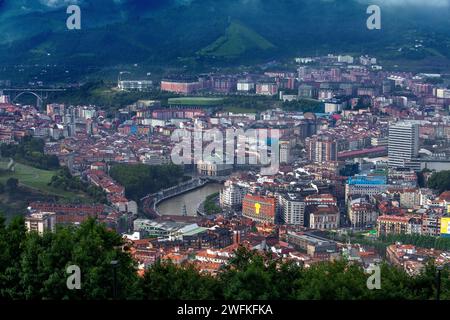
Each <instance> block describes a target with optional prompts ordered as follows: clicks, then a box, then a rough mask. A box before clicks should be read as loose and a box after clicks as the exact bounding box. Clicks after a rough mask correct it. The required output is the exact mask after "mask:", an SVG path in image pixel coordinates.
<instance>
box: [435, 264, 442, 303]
mask: <svg viewBox="0 0 450 320" xmlns="http://www.w3.org/2000/svg"><path fill="white" fill-rule="evenodd" d="M436 270H437V273H436V300H437V301H439V300H440V298H441V271H442V270H444V266H442V265H441V266H437V267H436Z"/></svg>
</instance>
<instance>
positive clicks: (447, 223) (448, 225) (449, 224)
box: [441, 217, 450, 236]
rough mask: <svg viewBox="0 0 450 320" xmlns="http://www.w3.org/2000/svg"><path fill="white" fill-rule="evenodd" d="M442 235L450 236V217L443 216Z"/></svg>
mask: <svg viewBox="0 0 450 320" xmlns="http://www.w3.org/2000/svg"><path fill="white" fill-rule="evenodd" d="M441 235H448V236H450V217H445V218H441Z"/></svg>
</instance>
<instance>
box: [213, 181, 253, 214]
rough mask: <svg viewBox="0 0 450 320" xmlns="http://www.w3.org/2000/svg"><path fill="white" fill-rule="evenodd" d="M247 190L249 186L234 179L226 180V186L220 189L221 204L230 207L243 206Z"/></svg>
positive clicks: (223, 206)
mask: <svg viewBox="0 0 450 320" xmlns="http://www.w3.org/2000/svg"><path fill="white" fill-rule="evenodd" d="M247 190H248V189H247V187H246V186H244V185H240V184H238V183H235V182H233V181H227V182H225V187H224V188H223V189H222V191H220V198H219V199H220V206H221V207H222V208H228V209H231V208H234V207H237V206H241V205H242V200H243V199H244V196H245V195H246V194H247Z"/></svg>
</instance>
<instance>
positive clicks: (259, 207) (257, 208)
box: [255, 203, 261, 214]
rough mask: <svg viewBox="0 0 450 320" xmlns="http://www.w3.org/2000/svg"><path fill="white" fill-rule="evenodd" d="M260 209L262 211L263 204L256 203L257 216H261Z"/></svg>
mask: <svg viewBox="0 0 450 320" xmlns="http://www.w3.org/2000/svg"><path fill="white" fill-rule="evenodd" d="M259 209H261V204H259V203H255V212H256V214H259Z"/></svg>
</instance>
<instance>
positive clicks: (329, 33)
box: [0, 0, 450, 69]
mask: <svg viewBox="0 0 450 320" xmlns="http://www.w3.org/2000/svg"><path fill="white" fill-rule="evenodd" d="M361 1H362V0H227V1H218V0H152V1H143V0H79V3H80V6H81V10H82V30H79V31H73V30H72V31H69V30H67V29H66V28H65V21H66V18H67V14H66V12H65V6H64V5H61V6H56V7H55V6H53V5H49V3H58V1H55V0H50V1H47V5H45V4H44V2H45V0H42V1H41V0H3V2H2V0H0V35H1V36H0V64H23V63H27V64H31V63H39V64H57V65H64V66H72V67H74V68H78V69H80V68H79V66H80V65H81V66H88V65H94V66H96V67H102V66H115V65H124V64H132V63H133V64H134V63H139V64H145V65H171V64H176V63H178V62H179V61H186V59H190V60H191V61H192V60H194V61H195V60H196V61H198V62H200V63H203V62H211V61H212V63H216V62H221V61H222V62H225V63H231V61H233V63H239V62H245V63H252V62H258V61H259V60H260V59H267V58H269V59H276V58H282V57H292V56H294V55H312V54H315V53H330V52H346V53H351V54H355V55H357V54H362V53H367V54H373V55H377V56H379V57H380V58H381V59H383V60H387V59H393V60H396V61H397V60H398V61H403V60H412V61H417V62H418V63H420V61H422V60H423V61H425V62H424V63H426V64H427V65H428V63H429V59H430V58H432V59H434V58H436V59H440V61H441V62H442V65H443V66H445V64H446V63H447V62H448V61H450V60H449V59H450V39H449V37H448V35H449V34H450V12H449V11H448V8H435V7H432V6H425V5H424V6H422V7H411V8H410V7H400V8H399V7H391V6H387V7H382V29H381V30H376V31H369V30H368V29H367V28H366V20H367V17H368V15H367V13H366V9H367V4H364V3H362V2H361ZM63 2H64V0H60V1H59V3H63ZM2 3H3V4H2ZM230 21H234V22H233V23H231V24H230ZM417 41H421V42H420V43H421V44H422V47H417V46H416V45H417V43H418V42H417ZM427 59H428V60H427ZM432 59H431V60H432Z"/></svg>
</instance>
